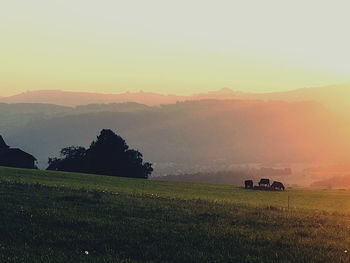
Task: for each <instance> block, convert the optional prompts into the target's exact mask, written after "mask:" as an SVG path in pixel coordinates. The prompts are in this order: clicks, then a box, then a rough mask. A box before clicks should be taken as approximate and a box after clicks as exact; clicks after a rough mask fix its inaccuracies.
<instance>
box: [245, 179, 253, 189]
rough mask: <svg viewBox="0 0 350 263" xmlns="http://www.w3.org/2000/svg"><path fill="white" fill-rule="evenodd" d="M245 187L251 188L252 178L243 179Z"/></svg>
mask: <svg viewBox="0 0 350 263" xmlns="http://www.w3.org/2000/svg"><path fill="white" fill-rule="evenodd" d="M244 185H245V189H248V188H253V180H246V181H244Z"/></svg>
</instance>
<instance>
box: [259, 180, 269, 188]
mask: <svg viewBox="0 0 350 263" xmlns="http://www.w3.org/2000/svg"><path fill="white" fill-rule="evenodd" d="M259 186H265V187H267V186H268V187H270V179H260V182H259Z"/></svg>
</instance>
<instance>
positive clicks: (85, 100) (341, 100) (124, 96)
mask: <svg viewBox="0 0 350 263" xmlns="http://www.w3.org/2000/svg"><path fill="white" fill-rule="evenodd" d="M349 97H350V84H349V85H337V86H327V87H316V88H304V89H297V90H293V91H287V92H273V93H246V92H240V91H233V90H231V89H228V88H223V89H221V90H218V91H213V92H208V93H202V94H194V95H191V96H177V95H162V94H157V93H151V92H142V91H141V92H136V93H131V92H126V93H121V94H101V93H87V92H68V91H61V90H49V91H48V90H46V91H45V90H43V91H28V92H25V93H21V94H18V95H15V96H10V97H0V102H4V103H45V104H56V105H61V106H70V107H75V106H78V105H87V104H105V103H122V102H136V103H140V104H145V105H148V106H154V105H161V104H173V103H176V102H179V101H188V100H203V99H216V100H223V99H240V100H265V101H268V100H281V101H315V102H319V103H321V104H323V105H324V106H326V107H327V108H329V109H331V110H333V111H335V112H337V113H340V114H345V115H347V116H350V100H349Z"/></svg>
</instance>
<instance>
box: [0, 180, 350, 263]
mask: <svg viewBox="0 0 350 263" xmlns="http://www.w3.org/2000/svg"><path fill="white" fill-rule="evenodd" d="M0 198H1V202H0V211H1V212H0V213H1V217H0V233H1V235H0V262H179V263H180V262H181V263H182V262H348V261H349V259H350V258H349V255H348V253H345V251H346V250H349V251H350V239H349V236H350V229H349V222H350V216H348V215H340V214H337V213H328V212H322V211H319V212H316V211H307V210H293V211H286V210H283V209H278V208H275V207H265V208H257V207H251V206H245V205H239V204H229V203H217V202H212V201H203V200H182V199H177V198H172V199H171V198H161V197H159V196H154V195H153V196H152V195H146V194H143V195H139V194H133V195H130V194H112V193H103V192H99V191H86V190H73V189H69V188H64V187H47V186H42V185H39V184H32V185H30V184H20V183H6V182H2V183H1V184H0ZM86 251H87V252H86ZM86 253H88V254H87V255H86Z"/></svg>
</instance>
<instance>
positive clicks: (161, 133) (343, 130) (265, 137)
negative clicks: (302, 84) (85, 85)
mask: <svg viewBox="0 0 350 263" xmlns="http://www.w3.org/2000/svg"><path fill="white" fill-rule="evenodd" d="M1 108H2V109H3V110H1ZM11 108H12V109H11ZM30 108H31V110H29V109H30ZM5 110H6V112H7V113H6V114H3V115H1V112H5ZM11 112H12V115H11V114H10V113H11ZM0 120H1V121H0V131H1V133H0V134H2V135H3V136H4V138H6V140H7V141H8V142H9V143H10V144H11V145H14V146H16V147H21V148H23V149H24V150H26V151H27V152H30V153H32V154H33V155H34V156H36V157H37V158H38V160H39V165H40V167H42V168H44V167H45V166H46V163H47V158H48V157H53V156H57V155H58V153H59V150H60V149H61V148H63V147H66V146H70V145H82V146H88V145H89V143H90V142H91V141H92V140H94V139H95V136H96V135H97V134H98V133H99V131H100V130H101V129H103V128H110V129H113V130H114V131H115V132H117V133H118V134H119V135H121V136H122V137H123V138H125V139H126V141H127V142H128V144H129V145H130V146H131V147H132V148H135V149H139V150H140V151H141V152H142V153H143V154H144V156H145V159H146V160H147V161H151V162H153V163H155V164H156V173H157V174H164V173H171V174H178V173H184V172H191V171H201V170H205V169H206V168H209V169H212V170H219V169H226V168H228V167H229V165H230V164H245V163H267V164H273V163H300V162H314V161H315V162H317V161H320V162H324V161H334V162H338V161H343V160H348V159H349V157H350V140H349V134H350V123H349V122H348V121H346V120H345V119H343V118H341V117H339V116H338V115H336V114H334V113H332V112H331V111H329V110H327V109H326V108H325V107H324V106H322V105H321V104H319V103H316V102H283V101H259V100H201V101H187V102H179V103H176V104H168V105H162V106H153V107H150V106H146V105H141V104H136V103H122V104H106V105H103V104H101V105H88V106H80V107H77V108H67V107H61V106H54V105H51V106H50V105H43V104H3V105H1V104H0ZM6 122H7V123H12V124H13V125H9V124H6V125H4V124H3V123H6ZM15 124H16V125H15Z"/></svg>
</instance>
